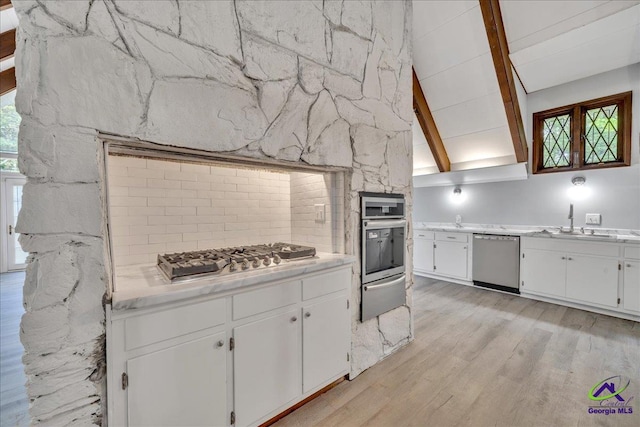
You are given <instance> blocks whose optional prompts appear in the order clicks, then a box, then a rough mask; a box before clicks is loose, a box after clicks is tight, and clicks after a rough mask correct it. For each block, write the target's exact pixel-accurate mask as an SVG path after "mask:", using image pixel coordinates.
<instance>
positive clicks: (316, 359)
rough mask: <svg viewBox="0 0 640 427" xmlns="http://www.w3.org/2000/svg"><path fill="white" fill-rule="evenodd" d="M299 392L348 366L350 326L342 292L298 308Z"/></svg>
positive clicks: (324, 381) (325, 379) (318, 383)
mask: <svg viewBox="0 0 640 427" xmlns="http://www.w3.org/2000/svg"><path fill="white" fill-rule="evenodd" d="M302 313H303V326H302V385H303V392H304V393H306V392H308V391H309V390H311V389H313V388H316V387H318V386H319V385H321V384H323V383H326V382H327V381H329V380H330V379H332V378H333V377H335V376H336V375H338V374H340V373H341V372H344V371H346V370H347V369H348V368H349V363H348V361H347V354H348V352H349V342H350V327H351V324H350V322H349V310H348V309H347V298H346V297H345V296H343V295H341V296H339V297H336V298H333V299H330V300H327V301H323V302H318V303H315V304H310V305H307V306H305V307H303V308H302Z"/></svg>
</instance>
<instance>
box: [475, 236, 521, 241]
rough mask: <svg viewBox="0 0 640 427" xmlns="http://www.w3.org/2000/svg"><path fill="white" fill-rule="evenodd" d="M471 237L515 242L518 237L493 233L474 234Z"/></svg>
mask: <svg viewBox="0 0 640 427" xmlns="http://www.w3.org/2000/svg"><path fill="white" fill-rule="evenodd" d="M473 238H474V239H478V240H503V241H504V240H506V241H511V242H516V241H518V239H520V238H519V237H517V236H496V235H494V234H474V235H473Z"/></svg>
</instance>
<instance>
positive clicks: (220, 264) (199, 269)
mask: <svg viewBox="0 0 640 427" xmlns="http://www.w3.org/2000/svg"><path fill="white" fill-rule="evenodd" d="M315 254H316V249H315V248H313V247H310V246H302V245H294V244H290V243H281V242H279V243H270V244H264V245H252V246H238V247H232V248H221V249H206V250H202V251H193V252H181V253H173V254H164V255H158V262H157V264H158V267H159V268H160V270H161V271H162V273H163V274H164V275H165V276H166V277H167V278H168V279H169V280H174V279H178V278H184V277H189V276H194V275H200V274H207V273H222V272H223V271H228V272H235V271H243V270H249V269H251V268H253V269H256V268H259V267H261V266H264V267H268V266H271V265H278V264H280V262H281V261H282V260H286V261H293V260H297V259H301V258H308V257H312V256H315Z"/></svg>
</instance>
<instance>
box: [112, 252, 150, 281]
mask: <svg viewBox="0 0 640 427" xmlns="http://www.w3.org/2000/svg"><path fill="white" fill-rule="evenodd" d="M114 258H115V264H116V265H120V266H125V265H137V264H147V263H148V260H149V257H148V256H147V254H139V255H131V254H127V255H115V257H114ZM116 286H117V285H116Z"/></svg>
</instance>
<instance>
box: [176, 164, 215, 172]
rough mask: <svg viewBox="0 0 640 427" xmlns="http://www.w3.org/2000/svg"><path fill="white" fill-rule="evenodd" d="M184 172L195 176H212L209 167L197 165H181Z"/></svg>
mask: <svg viewBox="0 0 640 427" xmlns="http://www.w3.org/2000/svg"><path fill="white" fill-rule="evenodd" d="M180 170H181V171H182V172H190V173H195V174H210V173H211V168H210V167H209V165H203V164H197V163H182V164H181V165H180Z"/></svg>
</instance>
